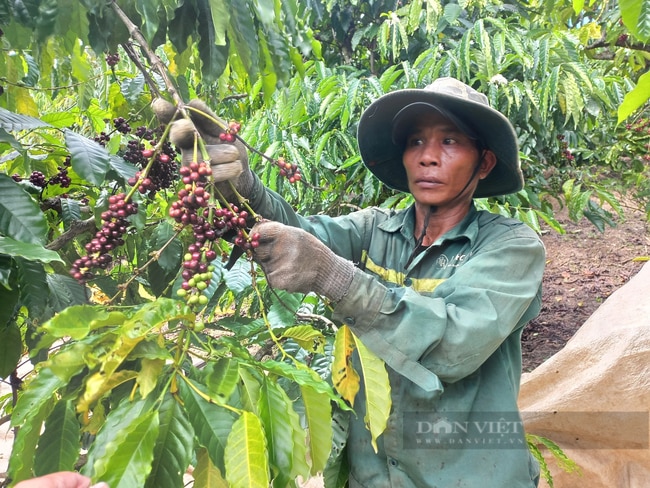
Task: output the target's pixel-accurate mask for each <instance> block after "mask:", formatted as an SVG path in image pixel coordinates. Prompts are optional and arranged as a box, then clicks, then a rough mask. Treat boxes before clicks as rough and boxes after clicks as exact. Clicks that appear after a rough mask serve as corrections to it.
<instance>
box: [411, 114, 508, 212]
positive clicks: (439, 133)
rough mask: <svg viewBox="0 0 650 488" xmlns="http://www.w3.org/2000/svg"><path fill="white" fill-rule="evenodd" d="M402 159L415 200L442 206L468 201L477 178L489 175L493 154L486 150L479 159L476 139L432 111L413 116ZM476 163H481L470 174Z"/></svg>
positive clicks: (493, 161) (424, 203) (494, 160)
mask: <svg viewBox="0 0 650 488" xmlns="http://www.w3.org/2000/svg"><path fill="white" fill-rule="evenodd" d="M402 162H403V164H404V168H405V169H406V175H407V179H408V185H409V190H410V191H411V193H412V194H413V197H414V198H415V200H416V202H418V203H420V204H422V205H429V206H431V205H433V206H436V207H438V209H439V210H441V209H443V208H445V207H449V206H452V207H455V206H457V205H465V204H466V202H469V201H470V200H471V198H472V195H473V194H474V190H475V189H476V185H477V184H478V181H479V179H482V178H485V176H487V175H488V173H489V172H490V171H491V170H492V168H493V167H494V164H495V163H496V158H495V157H494V154H493V153H492V152H491V151H485V155H484V157H483V158H482V159H481V154H479V150H478V148H477V146H476V141H475V140H473V139H471V138H470V137H468V136H467V135H465V134H464V133H463V132H461V131H460V130H459V129H458V128H457V127H456V126H455V125H454V124H453V123H452V122H451V121H450V120H449V119H447V118H445V117H444V116H443V115H441V114H439V113H437V112H434V111H431V112H429V113H426V114H423V115H420V116H419V117H418V118H416V119H415V120H414V122H413V128H412V130H411V131H410V133H409V136H408V137H407V139H406V146H405V149H404V154H403V156H402ZM476 165H480V167H479V169H478V172H477V173H476V175H474V176H473V173H474V171H475V168H476ZM470 180H471V183H469V185H468V181H470ZM466 185H468V186H467V188H465V186H466ZM463 188H465V189H464V190H463Z"/></svg>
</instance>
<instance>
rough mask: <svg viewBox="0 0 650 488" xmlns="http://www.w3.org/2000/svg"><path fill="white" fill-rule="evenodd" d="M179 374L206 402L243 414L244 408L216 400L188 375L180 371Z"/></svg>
mask: <svg viewBox="0 0 650 488" xmlns="http://www.w3.org/2000/svg"><path fill="white" fill-rule="evenodd" d="M178 376H180V377H181V378H182V379H183V381H185V384H186V385H187V386H189V387H190V388H192V390H194V391H195V392H196V394H197V395H199V396H200V397H201V398H203V399H204V400H205V401H206V402H208V403H212V404H213V405H218V406H220V407H223V408H225V409H226V410H230V411H231V412H233V413H236V414H237V415H241V414H242V410H240V409H238V408H235V407H232V406H230V405H228V404H227V403H220V402H217V401H215V400H214V399H213V398H212V397H211V396H210V395H207V394H206V393H203V392H202V391H201V390H199V388H198V387H197V386H196V385H195V384H194V383H192V382H191V381H190V380H189V379H188V378H187V376H185V375H184V374H180V373H179V374H178Z"/></svg>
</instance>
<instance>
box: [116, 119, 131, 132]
mask: <svg viewBox="0 0 650 488" xmlns="http://www.w3.org/2000/svg"><path fill="white" fill-rule="evenodd" d="M113 127H115V130H116V131H118V132H121V133H122V134H129V133H130V132H131V126H130V125H129V123H128V122H127V120H126V119H125V118H124V117H116V118H114V119H113Z"/></svg>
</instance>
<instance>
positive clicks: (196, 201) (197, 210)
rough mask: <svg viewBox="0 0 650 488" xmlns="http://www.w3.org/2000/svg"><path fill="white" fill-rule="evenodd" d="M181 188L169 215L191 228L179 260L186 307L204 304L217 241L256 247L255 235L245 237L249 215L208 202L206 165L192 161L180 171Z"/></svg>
mask: <svg viewBox="0 0 650 488" xmlns="http://www.w3.org/2000/svg"><path fill="white" fill-rule="evenodd" d="M179 172H180V175H181V180H182V182H183V188H181V189H180V190H179V192H178V200H176V201H175V202H173V203H172V205H171V207H170V210H169V215H170V217H172V218H173V219H174V220H175V221H176V222H178V223H179V224H181V225H183V226H191V227H192V235H193V237H194V242H193V243H192V244H190V245H189V246H188V248H187V253H186V254H185V256H184V259H183V264H182V266H183V271H182V277H183V282H182V284H181V288H180V289H179V290H178V292H177V293H178V296H180V297H182V298H183V299H185V300H186V301H187V303H188V304H190V305H195V304H199V305H205V304H206V303H207V301H208V298H207V297H206V296H205V295H204V294H203V291H204V290H205V289H206V288H207V287H208V286H209V285H210V280H211V277H212V272H213V271H214V267H213V266H212V265H211V264H210V263H211V262H212V261H214V260H215V259H216V258H217V252H216V251H215V250H214V249H213V247H214V242H215V241H216V240H217V239H220V238H222V237H225V236H226V235H228V236H233V235H234V236H235V237H234V241H233V242H234V243H235V244H236V245H238V246H240V247H242V248H243V249H253V248H255V247H257V246H258V245H259V236H258V235H252V236H251V235H248V234H247V233H246V228H247V226H248V219H249V214H248V212H247V211H246V210H240V209H239V208H238V207H237V206H236V205H233V204H229V205H226V206H225V207H219V206H217V205H215V204H214V203H212V202H211V195H210V193H209V192H208V190H207V187H208V185H209V183H210V176H211V175H212V169H211V168H210V164H209V163H206V162H200V163H199V162H192V163H190V164H189V165H188V166H183V167H181V168H180V171H179Z"/></svg>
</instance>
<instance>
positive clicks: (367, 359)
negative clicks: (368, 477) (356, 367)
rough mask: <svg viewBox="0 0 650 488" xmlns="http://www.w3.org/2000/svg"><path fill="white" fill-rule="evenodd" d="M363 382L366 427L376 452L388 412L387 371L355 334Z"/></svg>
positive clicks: (388, 387)
mask: <svg viewBox="0 0 650 488" xmlns="http://www.w3.org/2000/svg"><path fill="white" fill-rule="evenodd" d="M353 337H354V340H355V342H356V344H357V350H358V353H359V360H360V361H361V369H362V370H363V382H364V385H365V388H366V391H365V393H366V417H365V419H364V420H365V422H366V427H367V428H368V430H369V431H370V435H371V442H372V447H373V448H374V450H375V452H377V438H378V437H379V436H380V435H381V434H382V432H384V430H385V429H386V423H387V422H388V415H389V414H390V408H391V398H390V383H389V381H388V372H387V371H386V366H385V364H384V362H383V361H382V360H381V359H379V358H378V357H377V356H376V355H375V354H374V353H373V352H372V351H370V349H368V348H366V346H364V345H363V343H362V342H361V341H360V340H359V339H358V338H357V337H355V336H353Z"/></svg>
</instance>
